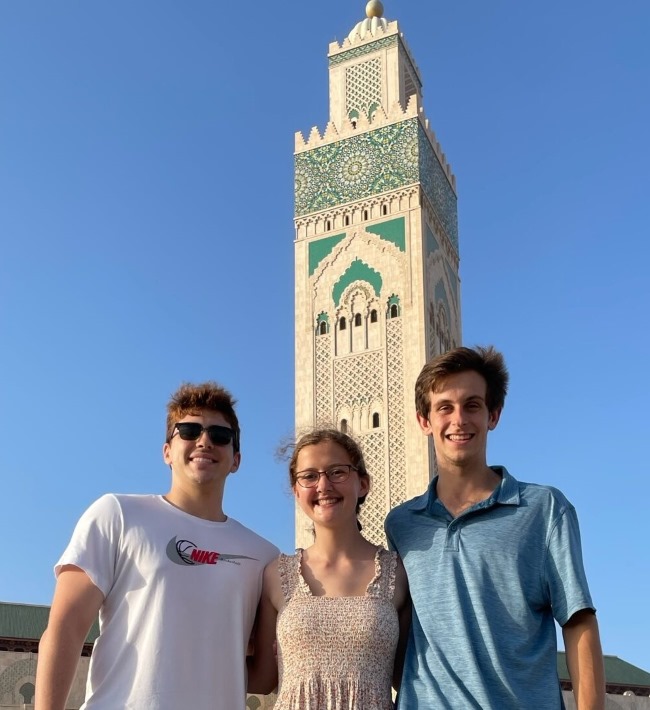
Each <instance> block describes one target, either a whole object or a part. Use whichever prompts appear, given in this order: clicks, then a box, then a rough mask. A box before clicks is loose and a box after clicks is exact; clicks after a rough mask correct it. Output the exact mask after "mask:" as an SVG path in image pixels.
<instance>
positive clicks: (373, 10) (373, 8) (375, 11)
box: [366, 0, 384, 17]
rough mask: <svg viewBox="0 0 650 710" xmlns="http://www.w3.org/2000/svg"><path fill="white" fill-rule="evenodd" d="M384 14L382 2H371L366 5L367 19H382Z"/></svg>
mask: <svg viewBox="0 0 650 710" xmlns="http://www.w3.org/2000/svg"><path fill="white" fill-rule="evenodd" d="M383 14H384V6H383V5H382V4H381V0H370V2H369V3H368V4H367V5H366V17H381V16H382V15H383Z"/></svg>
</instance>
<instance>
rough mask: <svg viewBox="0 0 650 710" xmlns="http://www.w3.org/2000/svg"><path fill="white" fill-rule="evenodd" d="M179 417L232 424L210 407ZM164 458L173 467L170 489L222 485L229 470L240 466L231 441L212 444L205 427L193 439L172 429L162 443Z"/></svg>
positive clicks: (206, 423) (193, 420) (203, 422)
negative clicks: (167, 438) (184, 437)
mask: <svg viewBox="0 0 650 710" xmlns="http://www.w3.org/2000/svg"><path fill="white" fill-rule="evenodd" d="M180 421H181V422H198V423H199V424H201V425H202V426H204V427H208V426H211V425H212V424H218V425H220V426H225V427H229V428H231V427H230V424H229V423H228V421H227V420H226V418H225V417H224V415H223V414H221V412H214V411H211V410H202V411H201V412H199V413H198V414H187V415H186V416H184V417H183V418H182V419H181V420H180ZM163 459H164V461H165V463H166V464H169V465H170V466H171V469H172V490H173V489H174V488H175V487H180V488H181V489H183V490H185V491H188V492H189V491H192V490H195V489H197V488H198V489H202V488H206V487H221V488H222V487H223V485H224V482H225V480H226V477H227V476H228V474H229V473H234V472H235V471H236V470H237V469H238V468H239V461H240V455H239V453H234V452H233V445H232V442H230V443H228V444H225V445H224V446H218V445H216V444H213V443H212V441H210V437H209V436H208V434H207V432H205V431H203V432H202V433H201V435H200V436H199V438H198V439H196V441H185V440H183V439H181V437H180V436H179V435H178V432H177V431H175V432H174V435H173V436H172V437H171V439H170V440H169V442H168V443H166V444H165V445H164V446H163Z"/></svg>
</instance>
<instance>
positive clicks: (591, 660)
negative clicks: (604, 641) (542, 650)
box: [562, 609, 605, 710]
mask: <svg viewBox="0 0 650 710" xmlns="http://www.w3.org/2000/svg"><path fill="white" fill-rule="evenodd" d="M562 636H563V637H564V648H565V650H566V660H567V666H568V669H569V676H570V677H571V684H572V685H573V694H574V696H575V699H576V707H577V708H578V710H604V709H605V669H604V665H603V652H602V649H601V646H600V635H599V633H598V622H597V621H596V615H595V614H594V613H593V612H592V611H591V610H590V609H583V610H582V611H579V612H577V613H575V614H574V615H573V616H572V617H571V618H570V619H569V621H567V623H566V624H565V625H564V626H563V627H562Z"/></svg>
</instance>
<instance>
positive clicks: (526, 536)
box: [386, 466, 594, 710]
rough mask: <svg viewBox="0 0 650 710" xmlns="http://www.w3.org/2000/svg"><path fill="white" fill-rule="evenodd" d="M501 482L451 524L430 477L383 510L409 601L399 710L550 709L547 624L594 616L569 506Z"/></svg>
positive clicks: (555, 694) (551, 491) (552, 641)
mask: <svg viewBox="0 0 650 710" xmlns="http://www.w3.org/2000/svg"><path fill="white" fill-rule="evenodd" d="M492 468H493V470H494V471H495V472H496V473H498V474H499V475H500V476H501V483H500V484H499V485H498V486H497V487H496V489H495V490H494V492H493V493H492V495H491V496H490V497H489V498H488V499H486V500H484V501H482V502H481V503H478V504H476V505H474V506H473V507H472V508H469V509H468V510H465V511H463V512H462V513H461V514H460V515H459V516H458V517H456V518H454V517H453V516H452V515H451V514H450V513H449V512H448V511H447V509H446V508H445V507H444V506H443V505H442V503H441V502H440V501H439V500H438V497H437V495H436V484H437V478H434V479H433V481H432V482H431V485H430V486H429V489H428V490H427V492H426V493H424V494H423V495H421V496H419V497H417V498H414V499H412V500H410V501H408V502H406V503H403V504H402V505H400V506H398V507H397V508H395V509H393V510H392V511H391V512H390V513H389V514H388V517H387V518H386V535H387V537H388V541H389V544H390V546H391V547H392V548H393V549H395V550H397V552H398V553H399V555H400V557H401V558H402V560H403V562H404V566H405V568H406V572H407V575H408V580H409V586H410V590H411V598H412V599H413V624H412V628H411V633H410V636H409V642H408V648H407V652H406V661H405V664H404V673H403V677H402V687H401V690H400V693H399V698H398V704H397V707H398V709H399V710H415V709H416V708H418V709H419V710H437V709H438V708H449V709H450V710H461V709H462V710H467V709H468V708H476V709H477V710H488V709H493V710H509V709H511V708H512V709H513V710H514V709H515V708H517V709H520V708H521V709H524V708H525V709H527V710H528V709H530V710H546V709H548V710H557V709H559V708H563V707H564V703H563V701H562V693H561V691H560V683H559V679H558V676H557V666H556V655H557V643H556V631H555V623H554V619H555V620H556V621H557V622H558V623H559V624H560V625H564V624H565V623H566V622H567V621H568V620H569V619H570V618H571V616H573V614H575V613H576V612H577V611H580V610H581V609H593V608H594V607H593V604H592V601H591V596H590V594H589V588H588V586H587V580H586V577H585V573H584V568H583V563H582V551H581V545H580V531H579V528H578V519H577V517H576V512H575V509H574V508H573V506H572V505H571V504H570V503H569V501H567V499H566V498H565V497H564V495H563V494H562V493H561V492H560V491H558V490H557V489H555V488H550V487H548V486H540V485H535V484H532V483H521V482H519V481H517V480H516V479H515V478H513V477H512V476H511V475H510V474H509V473H508V472H507V471H506V469H505V468H503V467H498V466H496V467H492Z"/></svg>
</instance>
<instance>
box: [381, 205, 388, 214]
mask: <svg viewBox="0 0 650 710" xmlns="http://www.w3.org/2000/svg"><path fill="white" fill-rule="evenodd" d="M381 213H382V214H383V215H384V216H385V215H387V214H388V207H387V205H382V206H381Z"/></svg>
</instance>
